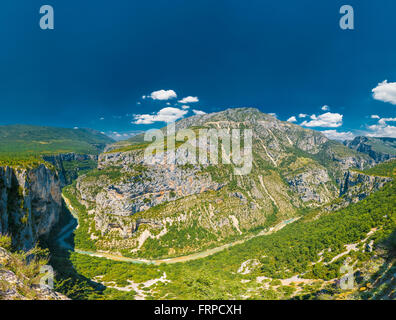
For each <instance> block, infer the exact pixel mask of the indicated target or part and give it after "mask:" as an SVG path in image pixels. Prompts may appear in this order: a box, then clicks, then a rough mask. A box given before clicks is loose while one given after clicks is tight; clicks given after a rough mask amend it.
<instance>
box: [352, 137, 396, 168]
mask: <svg viewBox="0 0 396 320" xmlns="http://www.w3.org/2000/svg"><path fill="white" fill-rule="evenodd" d="M344 144H345V145H346V146H347V147H349V148H351V149H354V150H356V151H359V152H363V153H366V154H368V155H369V156H370V157H371V158H373V159H374V160H375V161H376V162H382V161H385V160H389V159H391V158H395V157H396V138H374V137H362V136H360V137H356V138H355V139H353V140H351V141H345V142H344Z"/></svg>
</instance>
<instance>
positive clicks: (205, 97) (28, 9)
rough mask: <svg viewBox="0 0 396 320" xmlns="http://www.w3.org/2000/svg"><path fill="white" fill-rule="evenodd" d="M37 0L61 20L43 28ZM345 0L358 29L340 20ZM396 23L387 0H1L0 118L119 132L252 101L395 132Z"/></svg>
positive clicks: (341, 126)
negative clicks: (346, 26) (342, 24)
mask: <svg viewBox="0 0 396 320" xmlns="http://www.w3.org/2000/svg"><path fill="white" fill-rule="evenodd" d="M44 4H49V5H52V6H53V8H54V11H55V30H46V31H44V30H41V29H40V28H39V24H38V22H39V19H40V15H39V8H40V6H41V5H44ZM344 4H349V5H352V6H353V8H354V11H355V30H341V29H340V27H339V19H340V17H341V15H340V14H339V9H340V7H341V6H342V5H344ZM395 30H396V2H395V1H393V0H378V1H375V2H374V1H368V0H366V1H362V0H360V1H354V0H343V1H337V0H332V1H317V0H316V1H314V0H300V1H295V0H293V1H292V0H283V1H263V0H261V1H258V0H257V1H256V0H252V1H240V0H239V1H236V0H216V1H213V0H200V1H193V0H189V1H186V0H171V1H169V0H168V1H164V0H155V1H154V0H152V1H150V0H148V1H134V0H113V1H103V0H96V1H80V0H68V1H60V0H48V1H47V0H46V1H44V0H24V1H22V0H3V1H2V9H1V11H0V40H1V43H2V45H1V48H2V50H0V67H1V72H0V110H1V115H2V117H1V118H0V124H11V123H29V124H37V125H52V126H63V127H76V126H77V127H91V128H94V129H97V130H100V131H104V132H119V133H125V132H134V131H138V130H146V129H149V128H153V127H162V126H163V125H164V124H165V123H164V122H160V121H159V120H164V119H168V120H169V119H173V118H177V117H178V116H189V115H192V114H193V111H192V110H199V111H203V112H214V111H219V110H223V109H226V108H229V107H257V108H259V109H260V110H261V111H263V112H267V113H276V114H277V117H278V118H279V119H281V120H288V119H290V118H291V117H292V116H294V117H295V118H296V119H295V120H296V123H297V124H301V123H303V124H304V125H305V126H307V127H309V128H312V129H316V130H321V131H326V132H327V134H329V135H331V136H335V137H337V136H338V137H348V136H349V137H351V136H352V134H371V135H388V136H396V128H395V126H396V122H394V120H395V117H396V113H395V111H396V41H395V36H394V32H395ZM384 81H387V82H384ZM379 84H381V85H379ZM375 88H376V89H375ZM373 89H375V90H376V91H375V92H373V91H372V90H373ZM160 90H164V92H162V91H160ZM170 90H172V91H170ZM157 91H160V92H159V93H158V92H157ZM153 92H154V94H153V95H152V93H153ZM155 92H157V93H155ZM374 93H375V97H376V99H375V98H374V96H373V94H374ZM161 94H162V95H161ZM175 94H176V96H177V97H175ZM143 96H146V98H145V99H144V98H143ZM153 97H154V98H153ZM166 97H169V99H168V100H161V99H164V98H166ZM185 97H197V98H198V100H199V101H198V102H189V103H183V102H178V101H181V100H182V99H183V98H185ZM158 98H160V99H158ZM187 101H188V100H187ZM190 101H191V100H190ZM393 103H394V104H393ZM182 106H188V107H189V108H187V107H185V109H183V108H182ZM323 106H328V108H325V109H327V110H322V107H323ZM164 108H168V109H165V110H163V109H164ZM169 108H177V110H175V109H169ZM160 110H162V111H160ZM158 112H160V113H159V114H158ZM299 114H301V115H303V114H306V115H307V116H306V117H304V118H303V117H299V116H298V115H299ZM136 115H140V117H138V116H136ZM372 115H374V116H378V117H373V118H372V117H371V116H372ZM139 119H140V121H139ZM293 120H294V119H293V118H291V119H290V121H293ZM304 121H305V122H304ZM136 122H139V123H140V124H136ZM144 123H145V124H144ZM329 130H332V131H329ZM337 132H338V133H341V132H344V133H345V134H344V135H341V136H340V134H338V135H337Z"/></svg>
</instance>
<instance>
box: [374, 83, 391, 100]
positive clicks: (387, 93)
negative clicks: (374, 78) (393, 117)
mask: <svg viewBox="0 0 396 320" xmlns="http://www.w3.org/2000/svg"><path fill="white" fill-rule="evenodd" d="M372 92H373V98H374V99H375V100H379V101H383V102H389V103H392V104H396V82H388V80H385V81H383V82H381V83H379V84H378V85H377V86H376V87H375V88H374V89H373V90H372Z"/></svg>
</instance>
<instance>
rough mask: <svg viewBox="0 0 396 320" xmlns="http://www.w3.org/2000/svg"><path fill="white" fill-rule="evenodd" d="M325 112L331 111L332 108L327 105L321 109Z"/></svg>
mask: <svg viewBox="0 0 396 320" xmlns="http://www.w3.org/2000/svg"><path fill="white" fill-rule="evenodd" d="M321 109H322V110H323V111H329V110H330V107H329V106H328V105H327V104H326V105H324V106H323V107H322V108H321Z"/></svg>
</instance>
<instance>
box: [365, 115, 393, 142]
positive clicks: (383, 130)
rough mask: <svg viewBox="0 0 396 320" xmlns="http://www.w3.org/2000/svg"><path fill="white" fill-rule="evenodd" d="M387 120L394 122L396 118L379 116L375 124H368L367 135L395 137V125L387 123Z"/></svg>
mask: <svg viewBox="0 0 396 320" xmlns="http://www.w3.org/2000/svg"><path fill="white" fill-rule="evenodd" d="M388 122H396V118H381V119H379V120H378V123H377V124H373V125H371V126H368V129H369V130H370V132H369V133H368V134H367V136H369V137H391V138H396V126H392V125H390V124H388Z"/></svg>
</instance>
